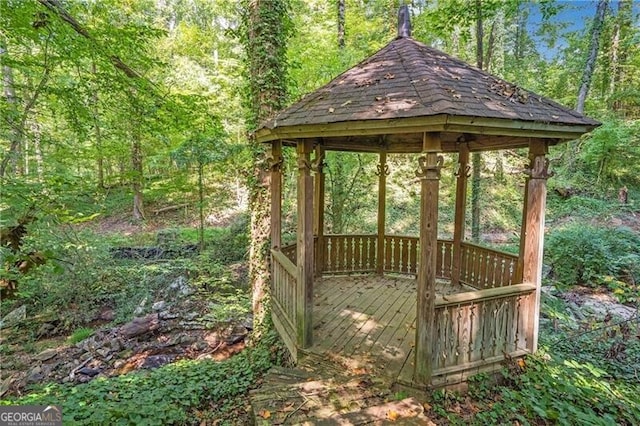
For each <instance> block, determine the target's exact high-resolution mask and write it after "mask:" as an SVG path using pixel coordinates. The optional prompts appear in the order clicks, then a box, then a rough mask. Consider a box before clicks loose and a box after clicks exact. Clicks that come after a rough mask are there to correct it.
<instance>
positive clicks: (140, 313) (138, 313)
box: [133, 297, 147, 316]
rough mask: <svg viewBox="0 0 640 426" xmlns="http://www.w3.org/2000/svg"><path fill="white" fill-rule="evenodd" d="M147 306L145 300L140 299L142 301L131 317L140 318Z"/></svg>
mask: <svg viewBox="0 0 640 426" xmlns="http://www.w3.org/2000/svg"><path fill="white" fill-rule="evenodd" d="M146 305H147V298H146V297H145V298H144V299H142V301H141V302H140V303H139V304H138V307H137V308H136V309H135V310H134V311H133V315H135V316H140V315H142V314H143V313H144V308H145V306H146Z"/></svg>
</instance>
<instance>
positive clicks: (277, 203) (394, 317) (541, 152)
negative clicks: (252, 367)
mask: <svg viewBox="0 0 640 426" xmlns="http://www.w3.org/2000/svg"><path fill="white" fill-rule="evenodd" d="M598 125H599V123H598V122H597V121H595V120H592V119H590V118H587V117H585V116H583V115H582V114H579V113H577V112H575V111H572V110H570V109H568V108H565V107H563V106H561V105H559V104H557V103H555V102H553V101H551V100H548V99H545V98H543V97H541V96H539V95H536V94H535V93H531V92H529V91H526V90H524V89H522V88H520V87H517V86H516V85H513V84H510V83H508V82H506V81H503V80H501V79H499V78H497V77H494V76H492V75H490V74H488V73H486V72H483V71H482V70H479V69H477V68H475V67H473V66H470V65H468V64H466V63H465V62H463V61H460V60H458V59H455V58H453V57H451V56H449V55H447V54H445V53H443V52H441V51H438V50H436V49H433V48H431V47H428V46H426V45H424V44H422V43H420V42H418V41H416V40H414V39H412V38H411V37H410V35H409V34H408V33H407V32H406V31H405V32H403V33H400V35H399V36H398V37H397V38H396V39H395V40H393V41H391V42H390V43H389V44H388V45H386V46H385V47H384V48H382V49H381V50H379V51H378V52H377V53H375V54H374V55H372V56H371V57H369V58H368V59H366V60H364V61H363V62H361V63H360V64H358V65H356V66H355V67H353V68H351V69H350V70H348V71H346V72H344V73H343V74H341V75H340V76H338V77H337V78H335V79H334V80H333V81H331V82H330V83H328V84H327V85H326V86H324V87H322V88H320V89H318V90H317V91H315V92H314V93H311V94H309V95H307V96H306V97H304V98H303V99H302V100H300V101H299V102H297V103H295V104H293V105H292V106H290V107H289V108H287V109H285V110H284V111H282V112H280V113H279V114H278V115H277V116H276V117H275V118H274V119H272V120H271V121H269V122H268V123H266V124H264V125H263V126H262V127H261V128H260V129H259V130H258V131H257V133H256V135H257V138H258V140H259V141H261V142H264V143H269V144H270V145H271V155H272V160H273V161H272V168H271V179H272V181H271V191H272V192H271V197H272V198H271V200H272V209H271V215H272V216H271V217H272V223H271V226H272V233H271V237H272V250H271V254H272V293H271V301H272V316H273V321H274V323H275V326H276V328H277V330H278V332H279V333H280V335H281V336H282V338H283V340H284V342H285V343H286V345H287V347H288V348H289V350H290V352H291V354H292V356H293V358H294V359H297V357H298V356H300V354H301V353H304V352H305V351H311V352H319V353H326V352H332V353H335V354H336V355H344V356H347V357H348V356H354V357H355V356H364V355H366V356H369V357H370V359H371V360H372V362H373V363H374V364H377V365H378V366H380V367H381V368H382V369H386V372H387V373H388V374H389V375H390V376H391V377H392V379H393V380H396V381H397V382H399V383H402V384H404V385H408V386H412V387H415V388H422V389H424V388H426V387H431V386H441V385H446V384H451V383H456V382H460V381H464V380H465V379H466V378H467V377H468V376H469V375H471V374H474V373H477V372H481V371H489V370H492V369H495V368H496V367H497V366H499V364H500V362H501V361H503V360H504V358H505V356H509V357H517V356H521V355H524V354H526V353H532V352H534V351H536V347H537V334H538V317H539V304H540V284H541V269H542V252H543V234H544V210H545V199H546V179H547V177H548V159H547V158H545V155H546V154H547V150H548V147H549V146H550V145H555V144H557V143H560V142H563V141H567V140H571V139H575V138H578V137H580V136H581V135H582V134H584V133H586V132H589V131H590V130H592V129H593V128H595V127H596V126H598ZM283 146H284V147H287V146H288V147H295V148H296V151H297V165H298V181H297V208H298V214H297V220H298V225H297V240H296V244H293V245H289V246H286V247H283V246H282V245H281V204H282V203H281V199H282V175H281V164H282V149H283ZM512 148H528V149H529V158H530V164H529V167H528V170H526V171H525V173H526V174H527V178H526V186H525V197H524V206H523V224H522V232H521V239H520V254H519V255H518V256H514V255H510V254H507V253H502V252H499V251H496V250H492V249H489V248H486V247H482V246H479V245H476V244H471V243H469V242H466V241H465V240H464V223H465V217H464V216H465V200H466V192H467V189H466V187H467V178H468V173H467V172H468V169H469V167H468V159H469V153H470V152H476V151H488V150H500V149H512ZM327 150H336V151H350V152H370V153H378V154H379V158H380V163H379V166H378V167H379V168H378V170H379V198H378V231H377V234H376V235H325V233H324V174H323V163H324V153H325V151H327ZM394 153H416V154H421V155H420V156H419V157H418V158H417V159H416V166H417V172H416V173H417V176H418V177H419V178H420V182H421V183H420V185H421V192H420V200H421V213H420V235H419V236H415V237H406V236H396V235H387V234H386V233H385V190H386V188H385V186H386V176H387V170H388V169H387V164H386V160H387V155H389V154H394ZM441 153H458V165H457V181H456V203H455V222H454V233H453V239H452V240H438V232H437V229H438V190H439V179H440V171H441V168H442V165H443V161H442V157H441V155H440V154H441ZM312 155H313V158H312ZM441 290H442V291H441ZM445 293H449V294H445ZM451 293H455V294H451ZM314 308H315V309H314ZM414 327H415V331H414V330H413V328H414Z"/></svg>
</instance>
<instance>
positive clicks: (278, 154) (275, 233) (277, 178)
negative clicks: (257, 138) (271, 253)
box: [270, 140, 283, 250]
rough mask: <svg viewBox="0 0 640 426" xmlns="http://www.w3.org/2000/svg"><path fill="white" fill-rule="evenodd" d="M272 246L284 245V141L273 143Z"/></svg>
mask: <svg viewBox="0 0 640 426" xmlns="http://www.w3.org/2000/svg"><path fill="white" fill-rule="evenodd" d="M270 162H271V164H270V167H271V248H272V249H278V250H279V249H280V246H281V245H282V163H283V158H282V142H281V141H279V140H278V141H273V142H272V143H271V159H270Z"/></svg>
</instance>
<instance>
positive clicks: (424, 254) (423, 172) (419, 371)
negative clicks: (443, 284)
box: [413, 133, 444, 385]
mask: <svg viewBox="0 0 640 426" xmlns="http://www.w3.org/2000/svg"><path fill="white" fill-rule="evenodd" d="M441 151H442V146H441V143H440V138H439V135H438V134H437V133H425V134H424V140H423V147H422V152H423V154H424V155H423V156H422V157H420V158H419V159H418V164H419V168H418V171H417V172H416V175H417V176H418V177H419V178H420V181H421V188H420V259H419V261H418V265H419V269H418V277H417V283H418V301H417V308H416V310H417V312H416V342H415V365H414V366H415V369H414V373H413V380H414V381H415V382H416V383H418V384H424V385H428V384H429V382H430V380H431V374H432V372H433V365H432V360H433V346H434V345H433V343H434V342H433V340H434V338H435V331H434V324H435V300H436V262H437V252H438V195H439V188H440V169H441V168H442V164H443V162H444V159H443V158H442V156H441V155H438V154H439V153H440V152H441Z"/></svg>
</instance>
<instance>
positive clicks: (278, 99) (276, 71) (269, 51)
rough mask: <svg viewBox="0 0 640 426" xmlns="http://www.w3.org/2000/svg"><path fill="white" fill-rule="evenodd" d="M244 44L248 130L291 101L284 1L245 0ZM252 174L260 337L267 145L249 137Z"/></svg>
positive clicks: (264, 311) (264, 302)
mask: <svg viewBox="0 0 640 426" xmlns="http://www.w3.org/2000/svg"><path fill="white" fill-rule="evenodd" d="M242 5H243V8H244V10H245V12H244V14H243V21H244V22H243V24H244V28H243V29H244V34H243V41H244V45H245V53H246V60H247V70H248V86H249V87H248V93H247V98H246V100H247V104H248V109H249V119H248V127H249V130H253V129H255V128H256V127H257V126H258V125H259V124H260V123H261V122H263V121H264V120H266V119H267V118H269V117H270V116H272V115H273V114H274V113H275V112H276V111H278V110H279V109H281V108H282V107H283V106H284V104H285V101H286V98H287V39H288V38H289V35H290V32H291V26H290V21H289V17H288V9H289V5H288V2H287V1H286V0H245V1H243V3H242ZM250 149H251V153H252V164H251V168H252V172H251V176H250V178H249V184H248V186H249V192H250V195H249V208H250V211H251V225H250V226H251V230H250V233H251V246H250V248H249V280H250V281H251V289H252V301H253V303H252V306H253V313H254V325H255V327H254V329H255V330H256V331H257V337H258V338H259V336H260V333H261V330H262V329H263V327H264V326H265V320H266V318H267V317H268V313H269V307H268V297H269V285H270V272H269V261H268V256H269V246H270V240H269V237H270V226H271V224H270V222H271V217H270V208H269V206H270V198H269V188H270V182H269V173H268V171H267V167H266V166H267V165H266V158H267V156H266V152H265V147H264V146H262V145H260V144H258V143H256V142H255V141H254V140H253V139H252V138H250Z"/></svg>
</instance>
